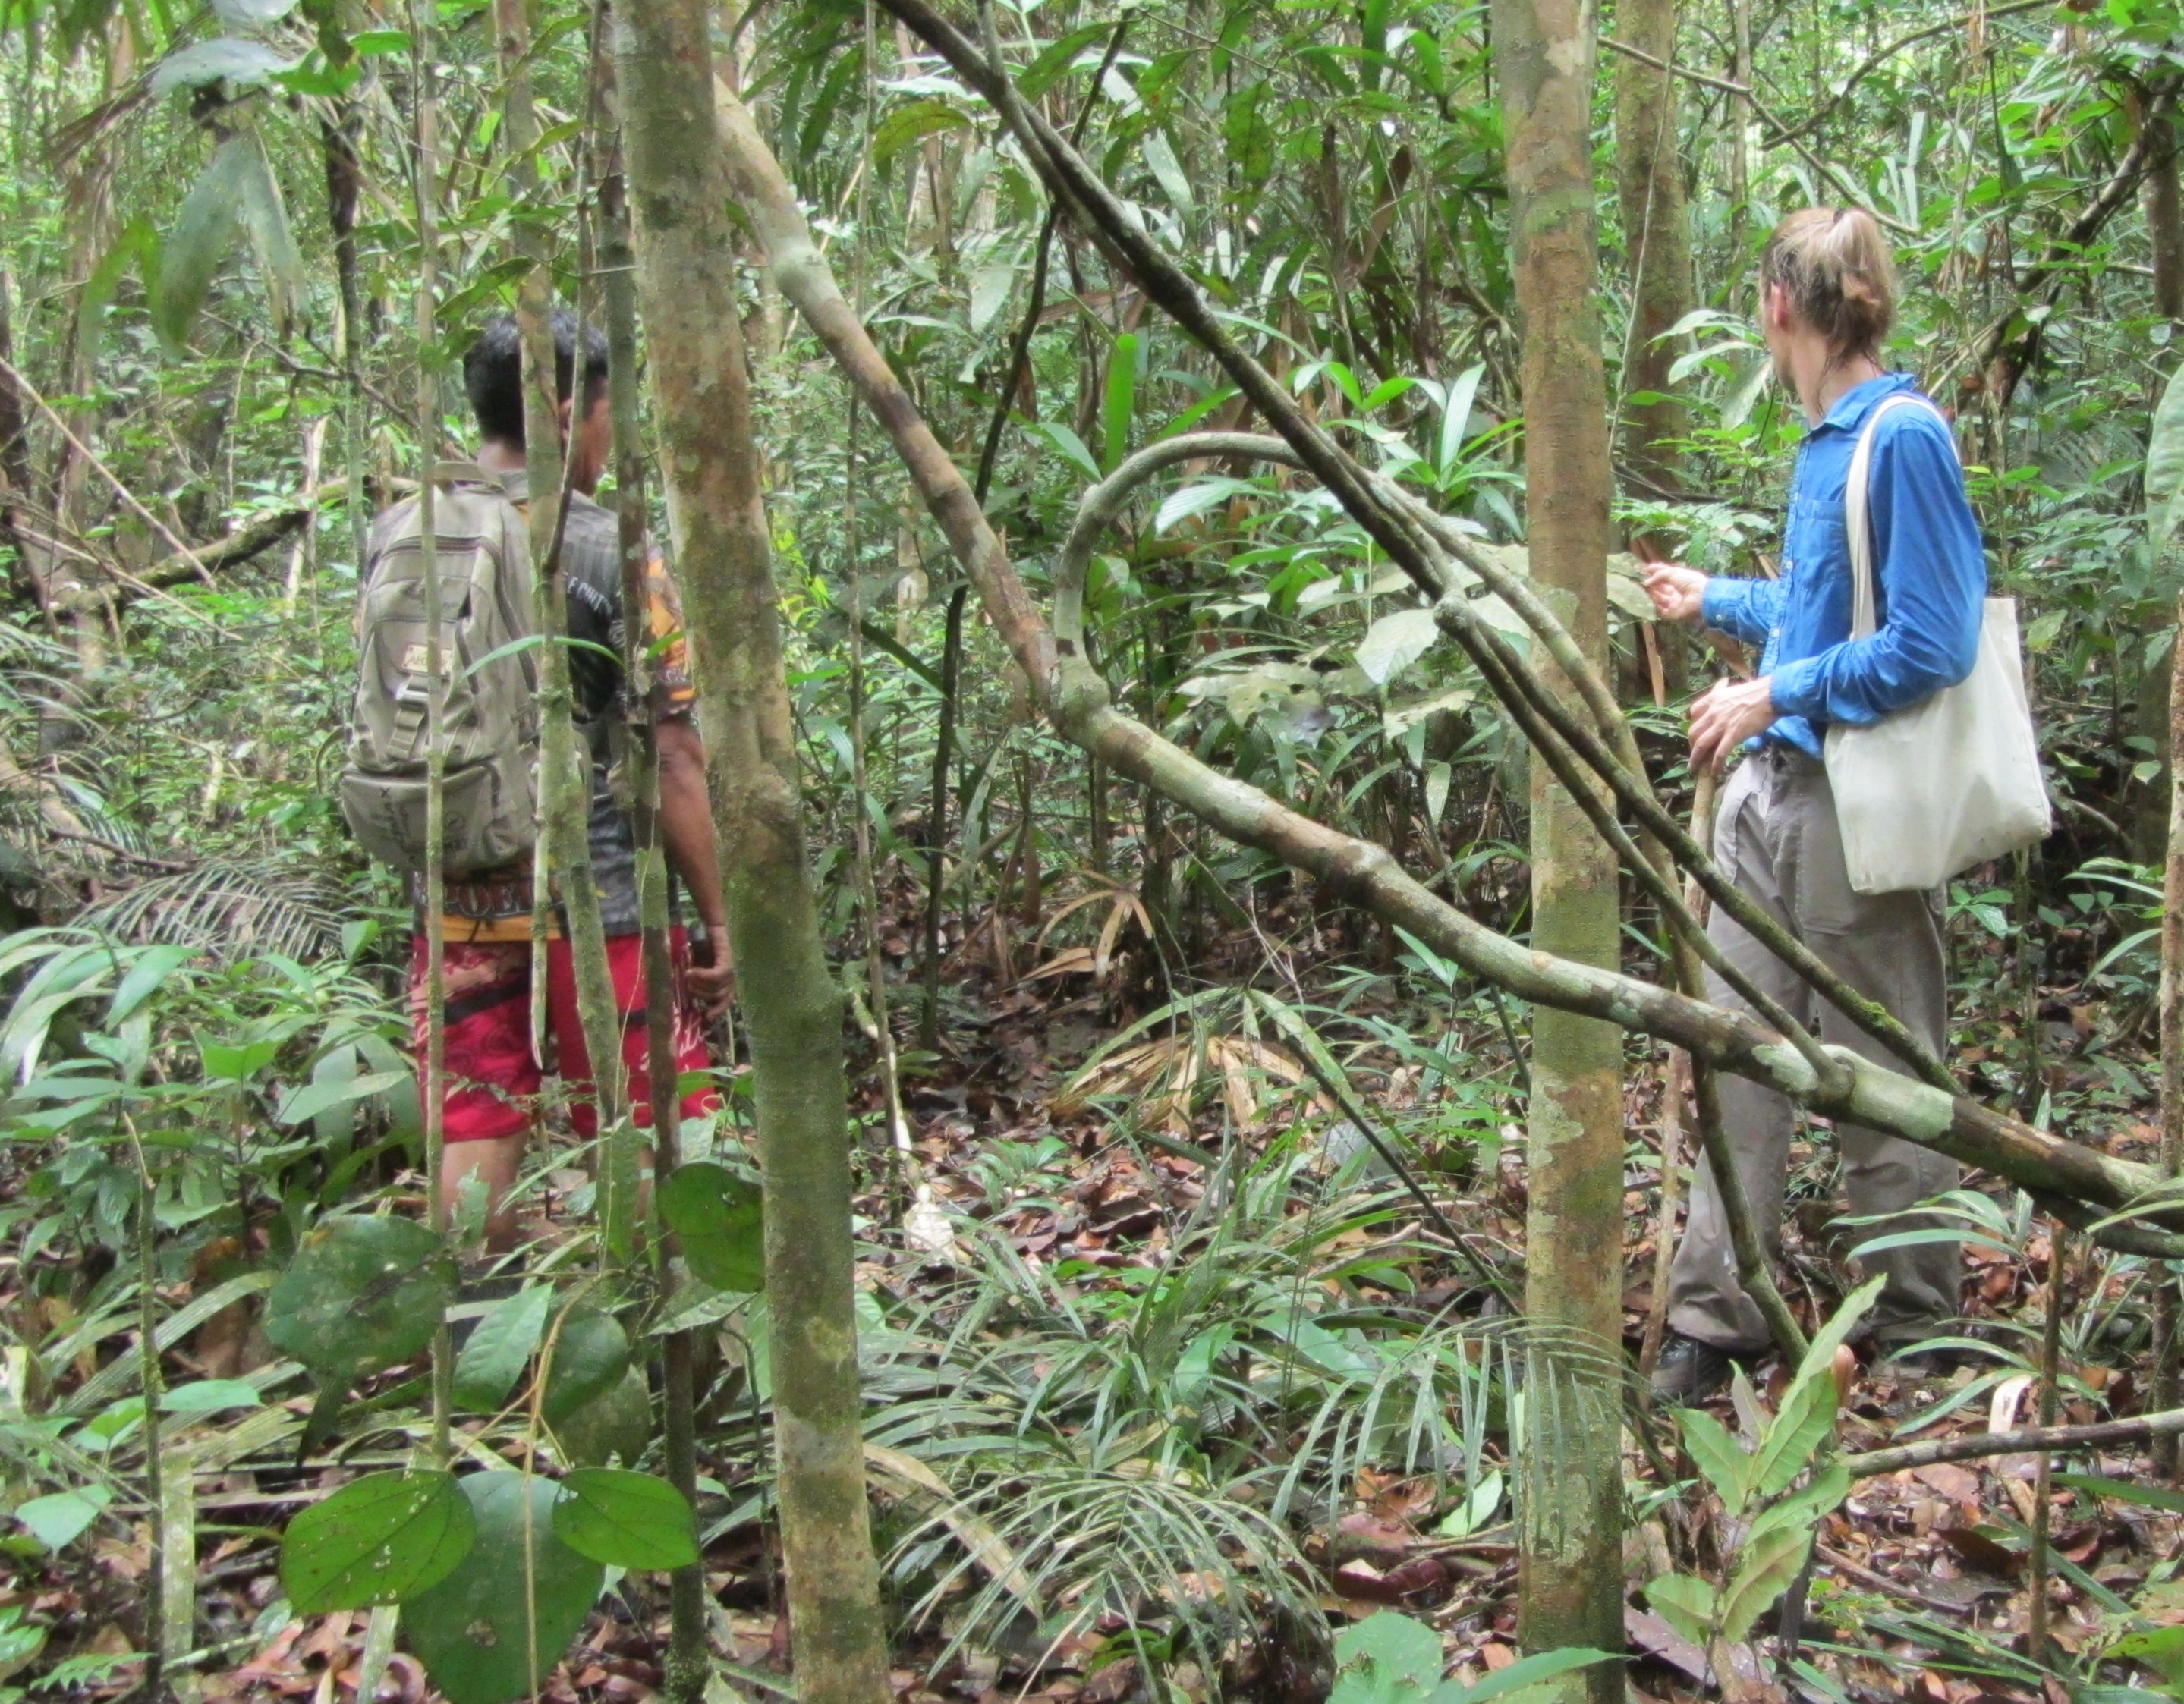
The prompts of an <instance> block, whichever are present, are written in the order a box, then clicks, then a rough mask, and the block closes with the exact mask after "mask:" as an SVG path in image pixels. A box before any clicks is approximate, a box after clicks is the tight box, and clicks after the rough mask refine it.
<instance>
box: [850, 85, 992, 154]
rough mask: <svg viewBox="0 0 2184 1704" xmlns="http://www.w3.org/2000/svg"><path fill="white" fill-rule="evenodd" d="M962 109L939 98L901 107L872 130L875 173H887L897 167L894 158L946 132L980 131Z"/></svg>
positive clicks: (930, 98)
mask: <svg viewBox="0 0 2184 1704" xmlns="http://www.w3.org/2000/svg"><path fill="white" fill-rule="evenodd" d="M976 128H977V126H976V125H973V124H972V122H971V120H970V119H969V118H968V117H967V115H966V114H964V113H962V112H961V110H959V109H956V108H955V107H951V106H950V105H949V104H948V103H947V102H945V101H944V100H940V99H938V98H937V97H928V98H927V99H925V100H922V101H912V102H911V103H910V104H909V105H908V106H903V107H897V108H896V109H894V111H893V112H891V113H889V114H888V115H887V116H886V117H885V118H883V119H882V120H880V122H879V125H878V126H877V128H876V129H874V131H872V170H874V171H885V170H887V169H888V168H889V166H890V165H892V164H894V158H895V156H896V155H897V154H899V153H901V152H902V151H903V150H904V149H905V148H911V147H914V146H915V145H916V144H917V143H918V142H922V141H923V140H924V139H925V138H926V137H927V136H937V135H938V134H939V132H941V131H967V130H973V129H976Z"/></svg>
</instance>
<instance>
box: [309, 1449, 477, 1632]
mask: <svg viewBox="0 0 2184 1704" xmlns="http://www.w3.org/2000/svg"><path fill="white" fill-rule="evenodd" d="M476 1536H477V1521H476V1516H475V1515H474V1514H473V1513H472V1512H471V1499H470V1498H469V1497H468V1496H466V1495H464V1492H463V1490H462V1487H461V1484H460V1481H458V1480H457V1479H456V1478H455V1476H454V1474H453V1473H369V1474H366V1475H365V1477H364V1478H361V1479H357V1480H354V1481H352V1482H351V1483H350V1484H346V1485H343V1487H342V1488H341V1489H340V1490H337V1491H336V1492H335V1493H334V1494H333V1495H331V1497H328V1498H327V1499H326V1501H323V1502H319V1503H314V1504H312V1505H311V1506H309V1507H308V1508H305V1509H304V1510H303V1511H302V1512H300V1513H298V1515H297V1516H296V1517H295V1518H294V1519H293V1520H292V1521H291V1522H289V1523H288V1529H287V1532H286V1533H285V1534H282V1535H281V1584H282V1585H283V1586H284V1587H285V1588H287V1593H288V1601H289V1602H290V1603H291V1604H292V1605H293V1606H294V1607H295V1609H296V1612H298V1614H300V1615H323V1614H325V1613H326V1612H329V1611H331V1610H337V1609H363V1608H366V1607H369V1606H370V1605H372V1604H379V1603H399V1602H401V1601H403V1600H404V1598H409V1597H414V1596H415V1595H417V1594H418V1593H420V1592H421V1591H425V1590H428V1589H430V1588H431V1587H432V1586H434V1585H436V1584H438V1583H439V1582H440V1581H441V1580H443V1579H446V1578H447V1577H448V1574H449V1573H453V1572H454V1569H455V1568H456V1567H457V1565H458V1564H460V1562H461V1561H462V1560H463V1558H464V1557H465V1556H467V1555H469V1554H470V1551H471V1545H472V1544H473V1543H474V1542H475V1540H476Z"/></svg>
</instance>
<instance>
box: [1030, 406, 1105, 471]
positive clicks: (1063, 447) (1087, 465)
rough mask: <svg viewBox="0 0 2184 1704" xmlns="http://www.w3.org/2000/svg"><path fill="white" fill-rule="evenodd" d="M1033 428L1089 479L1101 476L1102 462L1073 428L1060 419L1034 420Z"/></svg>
mask: <svg viewBox="0 0 2184 1704" xmlns="http://www.w3.org/2000/svg"><path fill="white" fill-rule="evenodd" d="M1031 430H1032V431H1033V432H1036V433H1037V434H1038V435H1039V437H1043V438H1045V440H1046V441H1047V442H1048V443H1050V444H1052V445H1053V446H1054V447H1055V448H1056V449H1058V450H1060V451H1061V454H1062V457H1063V459H1065V460H1067V462H1068V463H1069V465H1071V466H1072V467H1074V468H1075V469H1076V470H1077V471H1078V472H1080V473H1082V474H1083V475H1084V476H1085V477H1086V478H1087V479H1094V480H1096V479H1098V478H1099V477H1100V464H1099V463H1098V462H1097V461H1095V459H1093V456H1092V452H1091V451H1090V450H1089V449H1087V448H1085V447H1084V439H1083V438H1081V437H1078V436H1077V434H1076V432H1074V431H1073V429H1072V428H1070V427H1068V426H1064V425H1063V424H1062V423H1061V421H1060V420H1034V422H1033V423H1032V426H1031Z"/></svg>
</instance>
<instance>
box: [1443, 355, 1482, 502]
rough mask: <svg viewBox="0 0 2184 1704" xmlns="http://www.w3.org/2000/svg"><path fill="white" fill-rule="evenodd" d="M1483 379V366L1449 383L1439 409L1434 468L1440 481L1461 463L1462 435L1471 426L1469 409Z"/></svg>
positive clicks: (1464, 373) (1469, 369)
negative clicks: (1438, 439)
mask: <svg viewBox="0 0 2184 1704" xmlns="http://www.w3.org/2000/svg"><path fill="white" fill-rule="evenodd" d="M1485 376H1486V369H1485V366H1484V365H1472V366H1468V367H1466V368H1465V369H1464V370H1463V371H1462V372H1460V373H1458V374H1457V376H1455V377H1454V378H1452V379H1451V380H1450V381H1449V382H1448V399H1447V401H1446V403H1444V404H1442V405H1441V411H1440V443H1439V444H1438V445H1436V446H1435V452H1434V467H1435V471H1436V472H1438V473H1439V474H1440V476H1441V477H1442V478H1443V479H1446V478H1447V477H1448V476H1450V475H1451V473H1453V472H1455V471H1456V468H1457V463H1459V462H1461V461H1462V460H1463V435H1464V432H1465V431H1466V430H1467V429H1468V427H1469V426H1470V425H1471V405H1472V403H1473V402H1474V400H1475V399H1476V398H1477V397H1478V395H1479V381H1480V380H1481V379H1483V378H1485Z"/></svg>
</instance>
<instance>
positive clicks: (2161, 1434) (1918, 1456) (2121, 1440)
mask: <svg viewBox="0 0 2184 1704" xmlns="http://www.w3.org/2000/svg"><path fill="white" fill-rule="evenodd" d="M2180 1435H2184V1408H2169V1409H2165V1410H2163V1411H2162V1412H2160V1413H2159V1414H2141V1415H2139V1416H2137V1417H2135V1418H2133V1419H2130V1420H2103V1421H2099V1422H2097V1423H2094V1424H2093V1425H2091V1426H2025V1427H2020V1428H2019V1429H2018V1430H2016V1431H2014V1432H1965V1433H1962V1434H1958V1436H1956V1437H1954V1438H1934V1439H1928V1440H1927V1441H1926V1442H1925V1443H1923V1444H1898V1445H1895V1446H1894V1447H1892V1448H1891V1449H1886V1450H1868V1451H1865V1452H1864V1454H1862V1455H1858V1456H1839V1457H1837V1460H1839V1461H1840V1462H1841V1463H1842V1465H1843V1466H1844V1467H1847V1468H1848V1469H1849V1470H1850V1474H1851V1477H1852V1478H1854V1479H1870V1478H1875V1477H1876V1476H1877V1475H1879V1474H1881V1473H1897V1472H1900V1471H1901V1470H1902V1469H1903V1468H1905V1467H1932V1466H1934V1465H1935V1464H1936V1462H1976V1461H1978V1460H1980V1459H1981V1458H1982V1457H1984V1456H2016V1455H2029V1454H2031V1452H2032V1451H2036V1450H2038V1451H2050V1452H2061V1451H2071V1450H2098V1449H2102V1448H2104V1447H2106V1446H2107V1445H2111V1444H2143V1443H2145V1442H2147V1441H2148V1439H2154V1438H2174V1437H2177V1436H2180Z"/></svg>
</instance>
